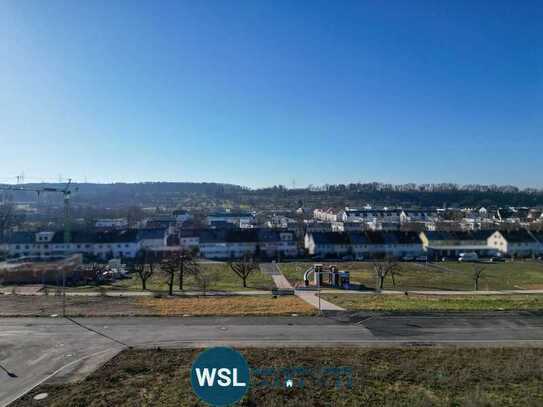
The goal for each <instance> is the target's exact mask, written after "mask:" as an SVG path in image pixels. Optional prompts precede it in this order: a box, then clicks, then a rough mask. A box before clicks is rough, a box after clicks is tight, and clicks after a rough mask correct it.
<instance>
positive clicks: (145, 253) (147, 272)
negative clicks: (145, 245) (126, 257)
mask: <svg viewBox="0 0 543 407" xmlns="http://www.w3.org/2000/svg"><path fill="white" fill-rule="evenodd" d="M155 266H156V257H155V255H154V254H153V253H152V252H150V251H149V250H146V249H143V250H140V251H139V252H138V253H137V254H136V258H135V259H134V262H133V263H132V268H133V271H135V272H136V273H137V274H138V276H139V278H140V280H141V289H142V290H143V291H145V290H147V280H149V279H150V278H151V277H152V276H153V274H154V272H155Z"/></svg>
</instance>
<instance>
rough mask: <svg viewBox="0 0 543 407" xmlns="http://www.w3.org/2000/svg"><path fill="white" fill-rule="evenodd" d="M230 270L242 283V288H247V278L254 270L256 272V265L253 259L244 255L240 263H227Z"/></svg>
mask: <svg viewBox="0 0 543 407" xmlns="http://www.w3.org/2000/svg"><path fill="white" fill-rule="evenodd" d="M228 265H229V266H230V268H231V269H232V271H233V272H234V273H236V275H237V276H238V277H239V278H241V280H242V281H243V287H244V288H246V287H247V278H248V277H249V276H250V275H251V274H252V273H253V272H255V271H256V270H258V264H257V263H256V262H255V261H254V260H253V258H252V257H251V256H250V255H249V254H246V255H244V256H243V257H242V258H241V259H240V261H238V262H235V263H228Z"/></svg>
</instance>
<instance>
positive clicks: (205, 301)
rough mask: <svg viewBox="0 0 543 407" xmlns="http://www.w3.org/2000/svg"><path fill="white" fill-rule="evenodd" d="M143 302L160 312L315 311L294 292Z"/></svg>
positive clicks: (221, 313) (227, 313)
mask: <svg viewBox="0 0 543 407" xmlns="http://www.w3.org/2000/svg"><path fill="white" fill-rule="evenodd" d="M138 302H139V304H140V305H143V306H145V307H148V308H151V309H152V310H153V311H154V312H156V313H157V314H159V315H164V316H172V315H286V314H292V313H296V314H306V315H307V314H313V313H314V308H313V307H312V306H311V305H309V304H307V303H306V302H304V301H302V300H300V299H299V298H298V297H295V296H293V295H291V296H283V297H277V298H273V297H268V296H265V295H258V296H241V295H240V296H232V297H196V298H139V299H138Z"/></svg>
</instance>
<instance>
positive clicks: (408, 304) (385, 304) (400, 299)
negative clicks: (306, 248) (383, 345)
mask: <svg viewBox="0 0 543 407" xmlns="http://www.w3.org/2000/svg"><path fill="white" fill-rule="evenodd" d="M322 298H323V299H325V300H327V301H330V302H332V303H334V304H336V305H339V306H340V307H343V308H345V309H347V310H349V311H358V310H364V311H398V312H401V311H417V312H418V311H421V312H424V311H541V310H543V295H542V294H514V295H477V296H475V295H446V296H445V295H418V294H417V295H415V294H409V295H408V296H406V295H403V294H401V295H390V294H382V295H380V294H346V293H341V292H338V293H337V294H323V295H322Z"/></svg>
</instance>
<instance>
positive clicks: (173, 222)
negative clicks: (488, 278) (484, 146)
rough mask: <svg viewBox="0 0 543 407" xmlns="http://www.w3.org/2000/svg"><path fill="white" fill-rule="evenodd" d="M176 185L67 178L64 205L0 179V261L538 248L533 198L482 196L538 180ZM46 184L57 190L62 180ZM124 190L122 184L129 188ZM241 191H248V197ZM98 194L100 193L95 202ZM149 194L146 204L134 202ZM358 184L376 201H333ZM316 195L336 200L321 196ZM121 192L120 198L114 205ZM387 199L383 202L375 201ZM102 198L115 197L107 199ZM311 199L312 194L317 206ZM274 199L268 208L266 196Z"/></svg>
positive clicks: (479, 253)
mask: <svg viewBox="0 0 543 407" xmlns="http://www.w3.org/2000/svg"><path fill="white" fill-rule="evenodd" d="M177 185H178V188H177V191H176V187H175V186H176V184H175V183H173V184H168V183H166V184H161V183H156V184H154V183H150V184H134V185H132V186H131V184H121V185H119V186H118V187H116V185H115V184H113V185H107V186H97V185H95V186H94V187H90V186H89V185H84V184H83V185H80V186H78V185H76V184H75V185H70V188H71V191H70V193H71V194H70V198H71V202H69V207H64V206H63V203H62V200H59V199H58V196H56V195H55V194H54V193H53V192H55V191H54V188H52V187H51V186H50V185H46V184H44V185H40V184H28V185H26V184H25V185H19V186H9V185H5V186H3V189H2V190H1V191H0V197H1V198H2V199H1V203H0V253H1V256H2V257H3V258H4V259H5V260H7V261H8V262H21V261H25V260H26V261H40V260H55V259H60V258H63V257H66V256H70V255H74V254H81V255H82V256H83V259H84V261H95V260H101V261H104V260H111V259H115V258H119V259H133V258H135V257H136V256H137V254H138V253H139V252H140V251H142V250H152V251H156V252H160V251H167V250H174V249H177V250H190V251H192V252H193V253H197V256H198V257H201V258H204V259H213V260H234V259H239V258H241V257H243V256H247V255H250V256H251V257H253V258H256V259H259V260H262V261H265V260H278V261H283V260H288V259H314V260H323V259H333V260H344V261H348V260H357V261H363V260H376V259H385V258H393V259H396V260H400V261H415V260H417V261H426V260H431V261H436V260H454V259H461V257H462V256H468V257H470V256H471V258H475V257H477V258H486V259H490V260H492V261H500V260H502V259H504V258H512V259H514V258H536V257H539V256H541V255H542V254H543V244H542V241H543V205H534V206H513V205H504V206H497V205H493V204H492V203H491V202H488V201H489V199H488V198H489V197H490V196H492V195H495V194H498V195H499V199H500V200H502V201H504V200H507V199H511V200H512V201H518V199H519V196H520V198H521V199H522V198H523V196H524V199H525V198H526V196H527V197H528V198H529V199H526V200H527V201H530V200H532V201H537V200H539V199H541V197H540V194H541V193H540V191H537V190H525V191H520V190H518V189H515V188H514V187H483V186H479V187H477V186H471V187H467V188H462V187H457V186H454V185H452V184H439V185H433V186H430V185H427V186H419V187H417V186H416V185H408V186H401V187H393V186H387V185H380V184H375V183H374V184H356V185H355V184H352V185H350V186H341V187H339V186H333V187H330V186H327V187H326V188H321V189H319V188H313V189H306V190H302V189H299V190H294V191H293V190H287V189H286V188H284V187H274V188H271V189H268V190H261V191H257V192H251V191H249V190H247V189H243V188H241V187H236V186H228V185H227V186H225V185H221V184H177ZM57 187H58V189H57V191H60V192H62V187H63V186H62V184H60V185H57ZM40 188H42V189H43V190H41V189H40ZM104 190H105V191H107V192H104ZM127 190H128V191H130V190H131V191H132V192H131V193H130V195H129V198H128V197H127V195H126V194H127ZM134 191H136V192H134ZM349 191H350V192H349ZM40 192H41V193H40ZM391 192H395V193H396V195H394V194H391ZM251 193H252V194H253V198H252V199H251V198H248V197H247V196H248V195H251ZM402 193H403V194H404V195H405V197H404V198H402V199H405V200H413V199H416V198H413V194H414V193H419V194H424V195H425V196H428V195H430V196H431V195H435V196H436V197H435V199H439V198H440V197H442V195H444V194H446V195H448V196H449V198H450V197H451V196H453V197H456V198H458V197H459V199H460V200H465V199H466V196H467V195H469V194H472V195H473V194H475V195H478V199H481V200H482V201H485V202H487V203H488V205H475V206H470V207H464V206H458V205H457V204H455V205H454V206H448V205H447V203H443V204H442V206H441V207H436V206H428V207H423V206H419V207H416V205H413V204H412V203H408V204H406V206H404V207H402V206H400V205H398V204H397V203H395V201H397V200H398V199H399V197H401V196H402ZM100 194H102V195H103V204H100V203H99V202H98V201H99V200H100V199H102V198H101V196H100ZM153 194H154V200H153V204H154V206H151V207H150V206H145V205H146V204H148V203H149V200H150V199H151V198H150V197H152V196H153ZM176 194H177V195H176ZM357 194H358V195H359V196H357ZM368 194H373V195H374V196H375V197H376V199H375V202H372V201H369V200H368V201H366V202H364V203H362V202H359V204H360V206H357V207H352V206H339V205H337V201H338V200H340V201H341V200H342V201H349V200H353V197H354V198H357V199H358V200H359V201H360V199H363V197H364V196H365V195H368ZM375 194H377V195H375ZM455 194H456V195H455ZM40 195H41V196H40ZM115 195H116V198H113V196H115ZM138 195H139V196H140V197H141V198H140V201H141V202H140V204H138V202H137V199H138ZM262 195H269V198H268V199H267V200H266V202H267V204H266V205H263V204H262V200H261V199H256V198H261V196H262ZM387 195H391V196H390V197H388V198H387ZM485 195H486V196H485ZM289 196H292V199H290V200H289V198H288V197H289ZM327 196H330V197H331V199H330V200H331V201H332V203H334V202H335V203H336V205H335V206H329V205H327V202H326V198H327ZM124 197H126V198H127V200H129V204H128V205H123V202H122V201H123V198H124ZM316 197H318V199H317V198H316ZM161 198H162V201H157V200H160V199H161ZM304 198H305V199H304ZM176 199H178V201H179V202H178V203H176V202H175V200H176ZM387 199H389V200H390V204H389V205H387V204H386V202H383V201H386V200H387ZM108 200H109V201H115V202H114V205H112V202H108ZM198 200H200V202H201V205H198ZM285 200H287V201H289V202H288V204H285ZM242 201H243V202H242ZM251 201H253V204H252V205H251ZM315 201H318V203H320V204H321V205H320V206H318V207H316V206H315V205H314V203H315ZM233 202H235V203H233ZM273 202H276V207H275V208H274V207H270V204H271V203H273ZM306 202H309V203H306ZM213 203H214V204H215V205H214V206H213V205H212V204H213ZM184 204H186V205H184ZM468 257H466V258H468Z"/></svg>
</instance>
